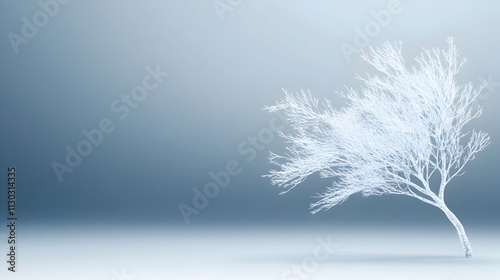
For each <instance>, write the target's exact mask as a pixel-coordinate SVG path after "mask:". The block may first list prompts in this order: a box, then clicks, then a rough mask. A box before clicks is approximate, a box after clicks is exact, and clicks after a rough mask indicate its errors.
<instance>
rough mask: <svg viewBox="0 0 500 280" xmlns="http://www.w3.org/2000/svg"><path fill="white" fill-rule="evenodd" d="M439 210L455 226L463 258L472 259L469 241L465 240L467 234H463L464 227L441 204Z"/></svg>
mask: <svg viewBox="0 0 500 280" xmlns="http://www.w3.org/2000/svg"><path fill="white" fill-rule="evenodd" d="M439 208H441V210H443V212H444V213H445V214H446V217H448V219H449V220H450V222H451V223H452V224H453V225H454V226H455V228H456V229H457V232H458V237H459V238H460V242H461V243H462V247H463V248H464V250H465V257H466V258H470V257H472V248H471V247H470V243H469V239H468V238H467V234H465V230H464V226H462V223H460V221H459V220H458V218H457V216H455V214H453V212H451V211H450V209H448V207H447V206H446V205H445V204H444V203H443V204H442V205H441V206H440V207H439Z"/></svg>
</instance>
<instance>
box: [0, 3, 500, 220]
mask: <svg viewBox="0 0 500 280" xmlns="http://www.w3.org/2000/svg"><path fill="white" fill-rule="evenodd" d="M214 2H215V1H181V0H177V1H71V2H70V3H68V4H66V5H61V6H60V11H59V12H58V13H57V14H56V15H55V16H54V17H52V18H50V19H49V22H48V23H47V25H46V26H44V27H42V28H39V30H38V32H37V34H36V35H35V36H34V37H33V38H31V39H29V42H28V43H27V44H21V45H20V46H19V53H17V54H16V53H15V52H14V50H13V48H12V46H11V44H10V42H9V40H8V38H7V34H8V33H9V32H14V33H16V34H21V27H22V25H23V21H22V20H21V19H22V17H27V18H29V19H31V18H32V16H33V14H34V13H35V12H37V11H39V10H40V6H39V5H38V4H37V1H5V0H3V1H1V2H0V3H1V4H0V14H1V16H0V35H2V36H3V39H2V40H1V43H0V92H1V95H0V104H1V105H0V106H1V109H0V110H1V115H0V129H1V137H0V156H1V165H0V166H1V168H2V170H3V171H2V172H0V173H1V178H2V182H6V173H7V172H6V169H7V167H8V166H10V165H15V166H16V167H17V170H18V172H17V174H18V213H19V216H20V217H22V221H23V223H25V224H55V223H56V224H61V225H65V226H71V225H74V224H88V223H91V224H97V223H105V224H108V225H114V224H130V225H134V224H144V223H146V224H161V225H171V224H177V225H185V223H184V220H183V218H182V216H181V214H180V212H179V209H178V207H179V204H180V203H185V204H188V205H192V198H193V195H194V194H193V190H192V189H193V188H195V187H196V188H199V189H202V188H203V186H204V185H205V184H207V183H208V182H210V181H211V180H212V179H211V178H210V177H209V175H208V173H209V172H210V171H214V172H217V171H220V170H223V169H224V168H225V166H226V163H227V162H228V161H230V160H236V161H237V162H239V163H240V166H241V168H242V172H241V173H240V174H239V175H237V176H234V177H232V178H231V182H230V184H229V186H228V187H226V188H225V189H223V190H221V192H220V194H219V195H218V196H217V197H215V198H213V199H211V200H210V204H209V205H208V206H207V207H206V208H205V209H203V210H201V212H200V213H199V215H193V216H191V225H190V226H192V224H213V225H216V224H226V225H228V224H238V223H239V224H254V223H262V224H268V223H272V224H288V223H300V224H313V223H316V224H342V223H354V224H363V223H377V224H399V223H417V224H422V225H427V224H432V223H448V221H447V220H446V218H445V217H444V215H442V213H440V211H439V210H437V209H435V208H433V207H431V206H428V205H425V204H423V203H421V202H420V201H418V200H415V199H411V198H406V197H401V196H382V197H370V198H363V197H361V196H358V195H356V196H353V197H351V198H350V199H349V200H348V201H347V202H345V203H344V204H343V205H341V206H338V207H335V208H333V209H332V210H330V211H329V212H324V213H320V214H317V215H314V216H312V215H310V214H309V213H308V205H309V203H311V202H314V201H315V199H314V198H311V196H314V195H315V194H316V193H317V192H320V191H321V190H322V189H323V188H324V187H325V186H327V185H328V184H330V181H328V180H326V181H325V180H320V179H318V178H317V176H312V177H311V178H310V179H308V180H307V181H305V182H304V183H303V184H302V185H300V186H299V187H297V188H296V189H294V190H293V191H291V192H289V193H288V194H287V195H283V196H279V195H278V192H279V189H277V188H276V187H273V186H271V185H270V183H269V181H268V180H267V179H266V178H262V177H261V176H262V175H263V174H265V173H267V172H268V170H269V169H270V168H271V167H272V165H270V164H268V163H267V159H266V157H267V154H268V151H269V150H270V149H271V150H281V149H283V147H284V144H283V142H282V140H281V139H279V138H277V137H275V138H274V139H273V141H272V142H271V143H269V144H266V145H265V148H264V149H262V150H260V151H257V153H256V158H255V159H254V160H251V161H247V160H246V159H247V157H248V155H243V154H241V153H239V152H238V146H239V145H240V144H241V143H242V142H244V141H247V142H248V137H253V136H256V135H258V133H259V132H260V131H262V130H263V129H265V128H266V127H269V122H270V120H271V119H272V118H273V115H271V114H268V113H267V112H266V111H263V110H262V108H263V106H264V105H271V104H273V103H274V102H275V100H278V99H280V98H281V97H282V96H283V92H282V91H281V88H287V89H288V90H290V91H297V90H300V89H309V90H311V92H312V94H313V95H315V96H317V97H320V98H323V97H326V98H329V99H331V100H332V101H333V102H334V104H335V105H337V106H339V107H340V106H343V101H342V100H341V99H340V98H339V97H338V96H336V95H335V93H334V91H336V90H342V89H343V87H344V85H349V86H353V87H357V86H359V81H357V80H356V79H354V78H353V77H354V74H355V73H362V72H363V71H365V70H367V71H373V69H371V68H369V67H368V66H367V64H366V63H363V62H362V61H361V59H359V57H357V55H356V54H354V55H352V57H351V58H352V61H351V62H349V61H348V60H347V59H346V57H345V56H344V54H343V53H342V51H341V49H340V47H339V46H340V44H341V43H342V42H345V43H348V44H351V45H354V37H355V28H360V29H364V28H365V26H366V25H367V24H368V23H370V22H371V21H373V20H374V18H373V16H372V15H371V13H370V11H380V10H382V9H387V6H388V1H335V2H334V1H314V2H311V1H253V0H252V1H242V2H237V1H234V2H232V3H233V4H234V6H232V7H231V9H230V10H228V11H226V12H225V13H224V14H223V18H222V19H221V17H219V15H218V14H217V12H216V10H215V8H214V6H213V4H214ZM223 3H227V2H225V1H223ZM400 6H401V9H402V11H401V12H400V13H398V14H393V15H392V17H391V20H390V23H389V24H388V25H387V26H386V27H382V28H381V30H380V32H378V33H377V34H376V35H375V36H373V38H371V44H374V45H376V44H379V43H381V42H384V41H395V40H402V41H403V53H404V56H405V58H406V61H407V62H411V61H412V60H413V57H415V56H416V55H417V54H418V53H419V52H420V50H421V48H422V47H426V48H432V47H446V44H445V39H446V37H447V36H454V37H455V38H456V41H455V42H456V45H457V46H458V48H459V50H460V52H461V54H462V55H464V56H466V57H467V59H468V61H467V63H466V64H465V66H464V67H463V68H462V71H461V73H460V75H459V77H458V82H459V83H465V82H468V81H472V82H473V83H474V84H476V85H477V84H479V81H480V80H481V77H484V78H486V79H488V77H489V76H490V77H491V78H492V81H493V82H494V84H492V85H493V86H491V87H490V88H488V89H486V90H487V92H486V94H484V95H483V96H482V98H481V100H479V102H480V103H481V104H482V105H483V106H484V114H483V116H482V117H481V118H480V119H478V120H475V121H474V122H473V123H472V124H471V127H472V126H473V127H475V128H477V129H482V130H484V131H486V132H488V133H489V134H490V136H491V139H492V144H491V145H490V146H489V147H488V148H487V150H486V151H484V152H482V153H480V154H479V155H478V156H477V158H476V159H475V160H474V161H473V162H471V163H470V164H469V165H468V166H467V169H466V170H467V172H466V174H465V175H464V176H462V177H459V178H457V179H456V180H455V181H453V182H452V183H451V185H449V187H448V189H447V193H446V195H447V202H448V206H449V207H450V209H452V210H453V211H454V212H455V213H456V214H457V216H458V217H459V218H460V219H461V220H462V222H463V223H464V224H465V225H471V224H482V225H498V223H499V220H498V213H499V210H500V204H499V203H498V196H499V195H500V188H499V183H498V166H500V164H499V163H500V155H499V152H500V149H499V145H500V140H499V132H500V130H499V128H498V123H497V120H498V119H499V116H500V110H498V106H499V105H500V98H499V95H500V94H499V93H500V87H499V84H498V83H495V82H496V81H499V82H500V71H499V70H498V65H500V56H499V55H498V45H499V43H500V40H499V35H498V26H499V24H500V18H499V17H498V11H499V8H500V4H499V3H498V2H494V1H489V2H486V1H485V2H481V3H477V2H474V1H465V2H463V1H461V2H459V1H455V2H451V1H441V2H435V1H424V2H417V1H401V3H400ZM148 65H150V66H152V67H155V66H156V65H160V68H161V69H162V70H163V71H166V72H169V73H170V76H169V77H168V78H167V79H166V80H165V81H164V82H163V83H162V84H161V85H160V86H159V87H158V88H157V89H156V90H154V91H152V92H151V93H150V94H149V95H148V97H147V98H146V99H145V101H144V102H142V103H140V104H139V106H138V107H137V108H136V109H134V110H133V111H132V112H131V114H130V116H129V117H128V118H126V119H125V120H123V121H121V120H119V119H118V118H117V114H115V113H113V112H111V110H110V104H111V103H112V101H113V100H114V99H116V98H120V96H121V95H122V94H129V93H130V90H131V89H132V88H133V87H134V86H136V85H138V84H140V83H141V81H142V78H143V77H144V75H145V74H146V71H145V68H146V67H147V66H148ZM106 117H108V118H111V119H112V120H113V122H114V124H115V125H116V129H115V131H113V132H112V133H111V134H107V135H105V137H104V141H103V143H102V144H101V145H100V146H98V147H94V150H93V151H92V153H91V154H90V155H89V156H88V157H85V158H84V159H83V162H82V163H81V164H80V165H79V166H78V167H76V168H75V170H74V171H73V172H72V173H71V174H65V175H64V181H63V182H61V183H60V182H59V181H58V179H57V177H56V175H55V173H54V171H53V169H52V167H51V163H52V162H53V161H58V162H61V163H63V162H64V157H65V155H66V151H65V147H66V146H67V145H70V146H72V147H75V146H76V144H77V143H78V142H79V141H81V140H82V139H84V137H83V135H82V134H81V131H82V130H83V129H93V128H96V127H97V126H98V123H99V121H100V120H101V119H102V118H106ZM278 124H279V122H278ZM244 145H245V144H244ZM2 193H4V191H2ZM1 197H2V199H1V205H5V201H6V198H5V196H4V195H3V194H2V195H1ZM4 208H5V207H4V206H2V209H1V213H2V214H1V217H4V215H5V212H6V211H4Z"/></svg>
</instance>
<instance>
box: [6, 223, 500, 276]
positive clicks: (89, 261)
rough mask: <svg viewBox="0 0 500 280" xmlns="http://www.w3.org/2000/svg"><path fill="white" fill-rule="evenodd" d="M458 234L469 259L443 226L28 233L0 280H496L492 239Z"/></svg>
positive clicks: (499, 239)
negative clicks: (467, 245)
mask: <svg viewBox="0 0 500 280" xmlns="http://www.w3.org/2000/svg"><path fill="white" fill-rule="evenodd" d="M20 230H21V229H20ZM467 230H468V234H469V238H470V240H471V244H472V248H473V253H474V256H473V258H472V259H465V257H464V256H463V251H462V249H461V247H460V243H459V241H458V236H457V234H456V233H455V232H454V229H453V227H452V226H451V225H450V226H449V227H440V228H439V229H436V228H434V229H433V228H415V229H412V228H409V227H408V226H401V227H392V228H385V229H382V228H380V227H376V226H365V227H356V228H353V227H350V228H346V227H329V228H327V227H324V228H298V227H277V226H273V227H265V226H259V227H250V226H249V227H227V226H226V227H224V226H222V227H192V226H186V227H179V228H168V227H164V228H160V227H157V228H153V227H139V226H138V227H115V228H112V229H109V228H108V229H107V228H105V227H98V226H96V227H85V228H77V227H75V228H71V229H69V228H68V227H52V228H50V229H49V228H37V227H33V228H30V229H29V230H28V229H24V232H23V231H20V233H19V238H18V239H19V240H18V248H19V250H18V253H17V254H18V267H17V269H18V272H17V273H15V274H14V273H9V272H7V270H6V267H5V265H3V266H4V268H3V269H2V271H1V272H0V279H2V280H3V279H6V280H9V279H37V280H39V279H52V280H58V279H65V280H72V279H75V280H86V279H89V280H90V279H92V280H100V279H103V280H104V279H105V280H113V279H115V280H132V279H135V280H154V279H165V280H167V279H176V280H182V279H217V280H223V279H232V280H237V279H252V280H258V279H259V280H260V279H263V280H264V279H276V280H278V279H331V280H333V279H384V280H390V279H398V280H401V279H431V280H432V279H436V280H476V279H481V280H486V279H496V280H497V279H500V234H499V233H500V230H499V229H485V228H483V229H481V228H474V227H470V228H468V229H467ZM320 240H321V241H320ZM2 251H4V244H2Z"/></svg>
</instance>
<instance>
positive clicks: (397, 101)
mask: <svg viewBox="0 0 500 280" xmlns="http://www.w3.org/2000/svg"><path fill="white" fill-rule="evenodd" d="M448 45H449V47H448V49H447V50H440V49H438V48H435V49H432V50H426V49H424V51H423V54H421V55H420V56H419V57H417V58H416V61H417V66H416V67H411V68H410V69H407V68H406V67H405V63H404V61H403V57H402V55H401V42H398V43H392V44H391V43H387V42H386V43H384V44H383V45H382V46H381V47H380V48H376V49H374V48H370V51H369V52H368V53H363V54H362V58H363V59H364V60H366V61H367V62H368V63H370V64H371V65H373V66H374V67H375V68H376V69H377V70H378V71H380V72H381V73H382V75H381V76H378V75H367V76H366V77H360V76H357V78H359V79H360V80H362V82H364V84H365V86H364V87H363V88H361V90H360V91H356V90H354V89H352V88H347V91H346V92H345V93H344V92H340V93H339V94H340V95H341V96H343V97H344V98H346V100H347V104H348V106H347V107H345V108H342V109H339V110H337V109H334V108H333V106H332V104H331V103H330V102H329V101H328V100H325V101H323V102H319V101H318V99H316V98H313V97H312V96H311V94H310V93H309V92H307V93H306V92H304V91H301V93H299V94H296V95H292V94H289V93H288V92H287V91H286V90H285V98H284V99H283V100H282V101H280V102H277V104H276V105H275V106H270V107H266V109H267V110H269V111H277V110H284V111H285V112H286V114H287V116H288V119H289V121H290V123H291V126H292V127H293V132H292V133H291V134H284V133H280V135H281V136H282V137H284V138H285V139H287V140H288V143H290V146H289V147H287V152H286V153H285V154H284V155H282V156H280V155H277V154H274V153H271V155H270V158H269V159H270V161H271V162H272V163H274V164H276V165H278V166H279V167H280V170H271V171H270V173H269V174H268V175H265V176H268V177H270V178H271V182H272V184H274V185H279V186H280V187H284V188H285V191H283V192H282V193H286V192H288V191H289V190H290V189H292V188H294V187H295V186H296V185H297V184H299V183H301V182H302V181H303V180H304V179H305V178H306V177H307V176H309V175H310V174H313V173H315V172H319V174H320V176H321V177H323V178H330V177H331V178H334V179H335V180H334V182H333V184H332V186H331V187H328V188H327V190H326V191H325V192H324V193H323V194H322V195H321V196H320V198H321V199H320V200H319V201H318V202H316V203H313V204H311V208H312V213H316V212H318V211H320V210H328V209H330V208H331V207H333V206H335V205H338V204H340V203H342V202H343V201H345V200H346V199H347V198H348V197H349V196H350V195H352V194H355V193H362V194H363V195H364V196H369V195H382V194H402V195H407V196H411V197H414V198H417V199H419V200H421V201H423V202H426V203H428V204H430V205H433V206H436V207H438V208H439V209H441V210H442V211H443V212H444V213H445V214H446V216H447V217H448V219H449V220H450V221H451V223H452V224H453V225H454V226H455V228H456V229H457V232H458V235H459V237H460V241H461V243H462V245H463V248H464V250H465V256H466V257H471V256H472V251H471V247H470V244H469V240H468V238H467V235H466V233H465V230H464V228H463V226H462V224H461V223H460V221H459V220H458V219H457V217H456V216H455V215H454V214H453V213H452V212H451V211H450V210H449V209H448V207H447V206H446V204H445V202H444V195H445V188H446V186H447V185H448V183H449V182H450V181H451V180H452V179H453V178H455V177H456V176H459V175H461V173H462V172H463V168H464V166H465V164H466V163H467V162H468V161H470V160H472V159H473V158H474V156H475V154H476V153H477V152H479V151H481V150H483V149H484V148H485V147H486V146H487V145H488V144H489V142H490V139H489V137H488V135H487V134H486V133H484V132H476V131H472V132H465V131H464V130H465V129H464V127H465V125H466V124H467V123H468V122H469V121H471V120H472V119H474V118H477V117H479V116H480V114H481V107H480V106H479V105H478V103H477V102H475V99H476V98H477V97H478V94H479V93H480V91H481V90H482V89H483V88H484V87H485V86H486V84H482V85H481V86H480V87H479V88H477V89H474V88H473V86H472V84H471V83H468V84H465V85H461V86H457V85H456V82H455V74H457V72H458V71H459V68H460V67H461V66H462V64H463V63H464V62H465V59H462V60H460V61H458V60H457V57H458V52H457V49H456V47H455V45H454V44H453V38H448ZM466 138H467V139H466ZM433 175H434V176H433ZM431 177H432V178H435V177H436V178H439V180H434V179H433V180H432V182H435V181H439V182H438V183H437V184H434V185H431Z"/></svg>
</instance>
